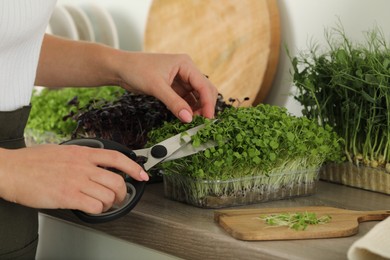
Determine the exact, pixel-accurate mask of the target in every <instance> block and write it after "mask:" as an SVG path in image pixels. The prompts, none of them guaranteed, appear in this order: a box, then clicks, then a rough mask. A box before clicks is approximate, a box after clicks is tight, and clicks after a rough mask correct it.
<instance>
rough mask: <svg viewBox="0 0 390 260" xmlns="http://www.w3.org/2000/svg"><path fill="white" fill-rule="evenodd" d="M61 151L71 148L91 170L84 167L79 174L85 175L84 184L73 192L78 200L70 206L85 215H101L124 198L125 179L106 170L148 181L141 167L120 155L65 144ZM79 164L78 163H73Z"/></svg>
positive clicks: (112, 151)
mask: <svg viewBox="0 0 390 260" xmlns="http://www.w3.org/2000/svg"><path fill="white" fill-rule="evenodd" d="M64 148H69V149H72V150H73V153H74V154H76V155H77V158H78V160H81V161H84V163H85V162H87V163H88V164H89V165H90V166H92V167H93V168H91V167H88V168H85V167H83V171H82V174H84V175H85V176H84V177H83V178H81V180H84V181H83V183H82V185H81V184H80V185H79V190H77V189H76V190H75V191H74V192H75V193H76V195H77V196H79V197H80V199H79V200H78V201H72V202H70V203H73V205H72V206H71V207H74V208H77V209H80V210H82V211H84V212H87V213H93V214H97V213H101V212H104V211H107V210H109V209H110V208H111V207H112V206H113V205H114V204H119V203H120V202H122V201H123V200H124V199H125V197H126V194H127V188H126V184H125V181H124V178H123V177H122V176H121V175H120V174H117V173H114V172H113V171H111V170H109V169H106V168H115V169H117V170H119V171H121V172H123V173H125V174H127V175H129V176H131V177H132V178H134V179H136V180H138V181H144V180H148V179H149V176H148V175H147V173H146V172H145V171H144V170H143V169H142V167H141V166H140V165H138V164H137V163H136V162H134V161H132V160H131V159H130V158H128V157H127V156H126V155H124V154H122V153H120V152H117V151H114V150H107V149H96V148H90V147H84V146H77V145H68V146H64ZM79 163H80V161H78V162H75V164H79ZM81 163H83V162H81ZM102 167H103V168H102Z"/></svg>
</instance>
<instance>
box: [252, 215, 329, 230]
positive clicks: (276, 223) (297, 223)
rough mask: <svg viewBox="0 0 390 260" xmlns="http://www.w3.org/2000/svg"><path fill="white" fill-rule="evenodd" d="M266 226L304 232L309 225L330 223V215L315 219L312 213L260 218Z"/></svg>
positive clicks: (315, 216)
mask: <svg viewBox="0 0 390 260" xmlns="http://www.w3.org/2000/svg"><path fill="white" fill-rule="evenodd" d="M259 219H261V220H264V221H265V223H266V224H267V225H270V226H273V227H280V226H286V227H288V228H290V229H294V230H297V231H300V230H306V228H307V227H308V226H309V225H319V224H325V223H328V222H330V221H331V219H332V217H331V216H330V215H324V216H321V217H317V214H316V213H314V212H295V213H279V214H270V215H265V216H260V217H259Z"/></svg>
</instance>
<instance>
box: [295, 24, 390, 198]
mask: <svg viewBox="0 0 390 260" xmlns="http://www.w3.org/2000/svg"><path fill="white" fill-rule="evenodd" d="M325 36H326V38H327V43H328V49H327V50H320V48H318V46H314V47H312V48H310V51H309V52H307V53H304V52H302V53H300V54H299V55H297V56H295V57H291V62H292V68H293V70H292V75H293V81H294V84H295V86H296V87H297V93H296V94H295V98H296V100H298V101H299V102H300V103H301V105H302V106H303V110H302V113H303V115H305V116H307V117H309V118H311V119H316V120H319V121H320V122H321V124H329V125H331V126H332V127H333V128H334V130H335V131H336V132H337V133H338V134H339V135H340V136H341V137H342V138H344V139H345V143H344V153H345V155H346V157H345V158H346V162H345V163H342V164H329V165H327V166H326V167H324V169H323V170H322V171H321V178H323V179H325V180H329V181H333V182H338V183H343V184H346V185H350V186H353V187H359V188H364V189H368V190H372V191H378V192H383V193H387V194H390V174H389V173H390V112H389V111H390V49H389V47H388V44H387V42H386V40H385V38H384V36H383V34H382V32H381V30H380V29H379V28H378V27H375V28H373V29H371V30H369V31H367V32H366V34H365V36H366V41H365V42H364V43H362V44H357V43H353V42H352V41H351V40H350V39H349V38H348V37H347V36H346V34H345V31H344V29H343V28H342V26H338V27H336V28H332V29H330V30H327V31H326V35H325Z"/></svg>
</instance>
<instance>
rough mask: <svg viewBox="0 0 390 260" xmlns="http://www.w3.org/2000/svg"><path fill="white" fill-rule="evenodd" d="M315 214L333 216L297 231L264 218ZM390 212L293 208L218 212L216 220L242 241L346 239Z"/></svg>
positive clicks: (330, 208) (389, 214)
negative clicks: (270, 222) (307, 213)
mask: <svg viewBox="0 0 390 260" xmlns="http://www.w3.org/2000/svg"><path fill="white" fill-rule="evenodd" d="M305 212H309V213H315V214H316V216H317V217H318V218H320V217H322V216H330V217H331V220H330V222H328V223H324V224H320V225H309V226H308V227H307V229H306V230H298V231H297V230H294V229H290V228H288V227H286V226H279V227H277V226H270V225H268V224H267V223H266V222H265V221H264V220H262V219H261V218H260V217H261V216H268V215H277V214H285V213H292V214H294V213H305ZM388 216H390V210H379V211H378V210H377V211H353V210H345V209H339V208H334V207H293V208H265V209H242V210H218V211H216V212H215V213H214V219H215V221H216V222H217V223H218V224H219V225H221V226H222V227H223V228H224V229H225V230H226V231H227V232H228V233H229V234H230V235H231V236H233V237H234V238H237V239H241V240H290V239H313V238H331V237H347V236H352V235H355V234H356V233H357V232H358V231H359V223H361V222H364V221H373V220H383V219H385V218H387V217H388Z"/></svg>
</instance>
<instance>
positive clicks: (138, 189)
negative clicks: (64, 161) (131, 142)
mask: <svg viewBox="0 0 390 260" xmlns="http://www.w3.org/2000/svg"><path fill="white" fill-rule="evenodd" d="M61 144H62V145H81V146H88V147H92V148H101V149H108V150H115V151H119V152H121V153H123V154H124V155H126V156H127V157H129V158H130V159H132V160H133V161H136V159H137V156H136V154H135V153H134V152H133V151H132V150H131V149H129V148H127V147H126V146H124V145H122V144H120V143H117V142H114V141H111V140H105V139H100V138H80V139H72V140H69V141H65V142H63V143H61ZM110 170H112V171H113V172H115V173H118V174H120V173H119V172H117V171H116V170H115V169H110ZM124 178H125V182H126V187H127V195H126V198H125V201H124V202H123V203H122V204H121V205H120V206H118V207H115V208H112V209H110V210H108V211H107V212H103V213H101V214H89V213H85V212H83V211H80V210H73V213H74V214H75V215H76V216H77V217H79V218H80V219H81V220H83V221H85V222H88V223H104V222H108V221H112V220H115V219H118V218H120V217H122V216H124V215H126V214H128V213H129V212H130V211H131V210H132V209H133V208H134V207H135V205H137V203H138V202H139V200H140V199H141V197H142V195H143V193H144V190H145V182H144V181H136V180H134V179H132V178H131V177H130V176H127V175H126V177H124Z"/></svg>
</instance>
